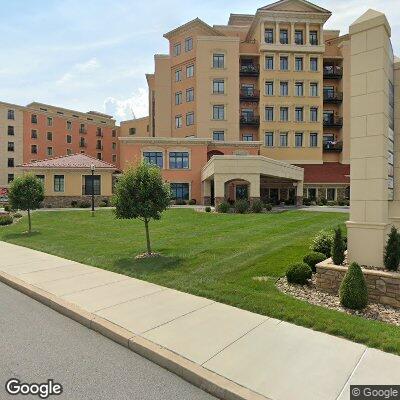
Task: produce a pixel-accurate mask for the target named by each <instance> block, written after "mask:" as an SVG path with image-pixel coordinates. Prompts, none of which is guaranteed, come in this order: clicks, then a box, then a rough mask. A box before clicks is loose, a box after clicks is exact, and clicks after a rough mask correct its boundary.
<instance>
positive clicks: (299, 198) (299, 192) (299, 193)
mask: <svg viewBox="0 0 400 400" xmlns="http://www.w3.org/2000/svg"><path fill="white" fill-rule="evenodd" d="M303 193H304V182H303V181H298V182H297V186H296V206H302V205H303Z"/></svg>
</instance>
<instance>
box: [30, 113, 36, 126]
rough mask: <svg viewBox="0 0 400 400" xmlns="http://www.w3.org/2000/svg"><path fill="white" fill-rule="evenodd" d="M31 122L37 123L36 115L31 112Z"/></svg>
mask: <svg viewBox="0 0 400 400" xmlns="http://www.w3.org/2000/svg"><path fill="white" fill-rule="evenodd" d="M31 123H32V124H37V115H36V114H32V115H31Z"/></svg>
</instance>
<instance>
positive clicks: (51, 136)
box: [47, 132, 53, 141]
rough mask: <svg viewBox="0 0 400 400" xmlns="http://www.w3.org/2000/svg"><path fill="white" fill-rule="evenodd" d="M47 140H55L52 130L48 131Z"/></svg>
mask: <svg viewBox="0 0 400 400" xmlns="http://www.w3.org/2000/svg"><path fill="white" fill-rule="evenodd" d="M47 140H50V141H52V140H53V134H52V133H51V132H47Z"/></svg>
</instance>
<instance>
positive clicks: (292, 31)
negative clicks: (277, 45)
mask: <svg viewBox="0 0 400 400" xmlns="http://www.w3.org/2000/svg"><path fill="white" fill-rule="evenodd" d="M294 29H295V28H294V22H291V23H290V44H291V45H294Z"/></svg>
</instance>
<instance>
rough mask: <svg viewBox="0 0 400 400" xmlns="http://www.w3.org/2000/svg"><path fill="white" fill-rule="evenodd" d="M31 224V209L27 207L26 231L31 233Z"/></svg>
mask: <svg viewBox="0 0 400 400" xmlns="http://www.w3.org/2000/svg"><path fill="white" fill-rule="evenodd" d="M31 231H32V224H31V210H30V209H29V208H28V232H29V233H31Z"/></svg>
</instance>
